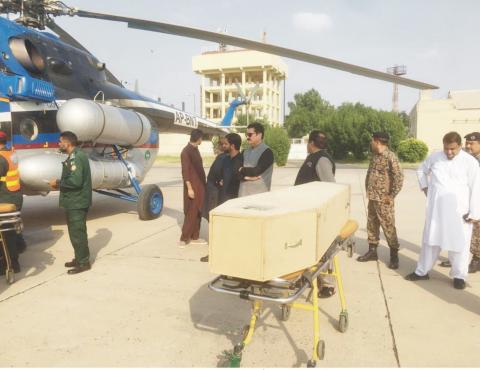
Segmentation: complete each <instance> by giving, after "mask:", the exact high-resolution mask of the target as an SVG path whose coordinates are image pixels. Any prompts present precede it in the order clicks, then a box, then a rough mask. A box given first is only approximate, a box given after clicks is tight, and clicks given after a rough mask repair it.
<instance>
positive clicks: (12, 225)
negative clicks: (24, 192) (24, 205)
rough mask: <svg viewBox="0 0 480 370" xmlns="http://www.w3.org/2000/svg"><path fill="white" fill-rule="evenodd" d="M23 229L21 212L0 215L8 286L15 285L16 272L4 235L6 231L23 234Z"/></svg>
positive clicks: (0, 234) (0, 238) (1, 240)
mask: <svg viewBox="0 0 480 370" xmlns="http://www.w3.org/2000/svg"><path fill="white" fill-rule="evenodd" d="M22 229H23V222H22V219H21V217H20V211H15V212H7V213H0V244H1V245H2V249H3V255H4V258H5V279H6V281H7V283H8V284H13V282H14V281H15V272H14V271H13V266H12V259H11V258H10V252H9V251H8V246H7V242H6V240H5V235H4V233H5V232H6V231H15V232H16V233H17V234H19V233H21V232H22Z"/></svg>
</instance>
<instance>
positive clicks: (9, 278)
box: [5, 270, 15, 284]
mask: <svg viewBox="0 0 480 370" xmlns="http://www.w3.org/2000/svg"><path fill="white" fill-rule="evenodd" d="M5 277H6V279H7V283H8V284H13V282H14V281H15V273H14V272H13V270H7V271H6V272H5Z"/></svg>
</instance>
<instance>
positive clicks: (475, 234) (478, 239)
mask: <svg viewBox="0 0 480 370" xmlns="http://www.w3.org/2000/svg"><path fill="white" fill-rule="evenodd" d="M465 149H466V151H467V152H468V153H470V154H471V155H473V156H474V157H475V159H476V160H477V161H478V164H479V165H480V132H472V133H470V134H468V135H466V136H465ZM470 253H472V255H473V257H472V261H471V262H470V265H469V266H468V272H469V273H471V274H473V273H474V272H477V271H480V223H478V222H477V223H474V224H473V231H472V241H471V242H470Z"/></svg>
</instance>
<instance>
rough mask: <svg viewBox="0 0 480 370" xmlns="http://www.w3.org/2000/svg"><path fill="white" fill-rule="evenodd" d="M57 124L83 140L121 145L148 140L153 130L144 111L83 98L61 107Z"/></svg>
mask: <svg viewBox="0 0 480 370" xmlns="http://www.w3.org/2000/svg"><path fill="white" fill-rule="evenodd" d="M57 124H58V127H59V128H60V131H62V132H63V131H71V132H73V133H75V135H77V137H78V139H79V140H80V141H91V142H93V143H99V144H110V145H120V146H139V145H142V144H145V143H146V142H147V140H148V139H149V137H150V132H151V124H150V121H149V120H148V118H147V117H145V116H144V115H143V114H141V113H138V112H135V111H131V110H127V109H122V108H118V107H114V106H110V105H106V104H101V103H97V102H95V101H92V100H86V99H80V98H78V99H70V100H68V101H67V102H65V103H64V104H63V105H62V106H61V107H60V108H59V110H58V113H57Z"/></svg>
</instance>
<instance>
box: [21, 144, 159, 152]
mask: <svg viewBox="0 0 480 370" xmlns="http://www.w3.org/2000/svg"><path fill="white" fill-rule="evenodd" d="M13 147H14V148H15V149H16V150H22V149H47V148H58V143H56V142H52V143H32V144H14V145H13ZM92 147H93V146H92V145H84V146H83V148H92ZM135 148H137V149H138V148H139V149H152V148H158V144H149V143H147V144H143V145H142V146H136V147H135Z"/></svg>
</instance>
